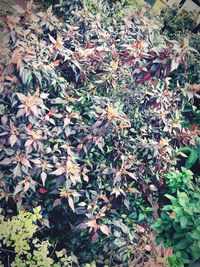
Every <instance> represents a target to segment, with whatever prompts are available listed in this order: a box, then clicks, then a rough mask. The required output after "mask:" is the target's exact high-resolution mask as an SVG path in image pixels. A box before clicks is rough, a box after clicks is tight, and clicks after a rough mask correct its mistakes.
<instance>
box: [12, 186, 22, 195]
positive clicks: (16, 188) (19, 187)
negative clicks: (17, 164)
mask: <svg viewBox="0 0 200 267" xmlns="http://www.w3.org/2000/svg"><path fill="white" fill-rule="evenodd" d="M22 191H23V184H18V185H17V186H16V187H15V191H14V193H13V195H14V196H15V195H17V194H18V193H20V192H22Z"/></svg>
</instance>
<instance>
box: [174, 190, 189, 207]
mask: <svg viewBox="0 0 200 267" xmlns="http://www.w3.org/2000/svg"><path fill="white" fill-rule="evenodd" d="M177 196H178V201H179V204H180V205H181V206H182V207H187V205H188V204H189V198H188V196H187V194H186V193H185V192H177Z"/></svg>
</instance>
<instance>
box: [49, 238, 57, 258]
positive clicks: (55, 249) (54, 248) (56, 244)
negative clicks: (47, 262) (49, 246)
mask: <svg viewBox="0 0 200 267" xmlns="http://www.w3.org/2000/svg"><path fill="white" fill-rule="evenodd" d="M57 244H58V240H56V242H55V245H54V248H53V251H52V252H51V255H50V257H51V256H52V255H53V254H54V252H55V250H56V247H57Z"/></svg>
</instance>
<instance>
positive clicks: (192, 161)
mask: <svg viewBox="0 0 200 267" xmlns="http://www.w3.org/2000/svg"><path fill="white" fill-rule="evenodd" d="M198 157H199V153H198V150H197V149H193V150H192V151H191V153H190V156H189V157H188V159H187V160H186V163H185V167H186V168H188V169H190V168H191V167H192V166H193V165H194V164H195V162H196V161H197V159H198Z"/></svg>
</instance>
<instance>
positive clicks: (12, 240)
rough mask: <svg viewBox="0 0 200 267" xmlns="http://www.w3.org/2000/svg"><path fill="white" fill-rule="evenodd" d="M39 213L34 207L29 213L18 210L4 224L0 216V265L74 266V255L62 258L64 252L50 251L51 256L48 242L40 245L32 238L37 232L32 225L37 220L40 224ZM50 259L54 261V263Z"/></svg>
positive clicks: (34, 224)
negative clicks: (17, 213)
mask: <svg viewBox="0 0 200 267" xmlns="http://www.w3.org/2000/svg"><path fill="white" fill-rule="evenodd" d="M40 211H41V207H36V208H34V209H33V213H30V212H25V211H22V210H21V211H20V212H19V215H17V216H13V217H12V219H8V220H6V221H5V218H4V217H3V216H0V226H1V227H0V253H1V256H2V257H1V262H0V264H1V266H12V267H19V266H20V267H23V266H24V267H27V266H38V267H39V266H41V267H45V266H46V267H49V266H54V267H61V266H72V264H76V263H77V260H76V257H75V256H73V255H72V256H69V257H67V256H66V255H65V256H63V255H64V254H66V251H65V250H62V251H55V250H54V249H52V253H51V255H49V254H50V251H49V250H50V249H49V248H50V243H49V242H48V241H42V242H41V241H40V240H39V239H38V238H37V237H34V235H35V234H36V232H37V231H39V230H40V229H38V225H37V224H36V222H37V221H38V220H40V221H41V222H42V216H41V214H40ZM11 249H12V250H11ZM52 255H53V257H52ZM55 255H56V256H55ZM53 258H57V260H54V259H53ZM76 266H77V265H76Z"/></svg>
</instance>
